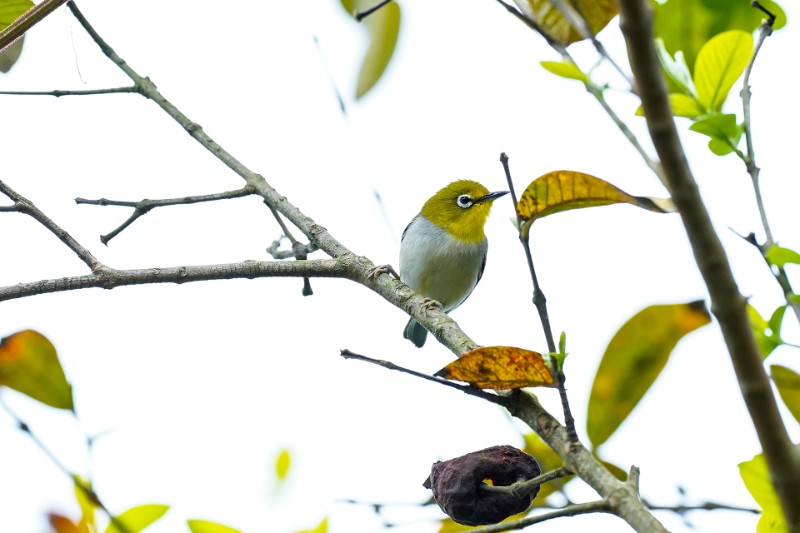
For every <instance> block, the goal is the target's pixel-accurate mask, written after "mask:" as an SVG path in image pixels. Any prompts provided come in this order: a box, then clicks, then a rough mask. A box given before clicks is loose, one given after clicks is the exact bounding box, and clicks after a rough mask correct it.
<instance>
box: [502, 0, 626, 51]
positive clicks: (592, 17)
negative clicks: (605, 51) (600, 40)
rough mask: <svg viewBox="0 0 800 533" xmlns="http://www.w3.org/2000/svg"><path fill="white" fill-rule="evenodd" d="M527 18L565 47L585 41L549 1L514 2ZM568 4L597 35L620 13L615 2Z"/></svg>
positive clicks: (573, 1) (590, 0) (599, 0)
mask: <svg viewBox="0 0 800 533" xmlns="http://www.w3.org/2000/svg"><path fill="white" fill-rule="evenodd" d="M514 3H515V4H517V7H518V8H519V9H520V11H522V13H523V14H525V16H527V17H528V18H530V19H532V20H533V21H534V22H536V23H537V24H538V25H539V27H541V28H542V30H544V32H545V33H546V34H547V35H549V36H550V37H551V38H552V39H554V40H555V41H558V42H559V43H561V44H563V45H568V44H571V43H574V42H575V41H580V40H581V39H583V37H581V34H580V32H578V30H576V29H575V28H574V27H573V26H572V24H570V23H569V22H568V21H567V19H565V18H564V16H563V15H562V14H561V12H559V11H558V9H556V7H555V6H554V5H553V4H551V3H550V2H548V1H547V0H514ZM567 4H569V5H571V6H572V7H574V8H575V11H576V12H577V13H578V14H580V15H583V18H584V19H585V20H586V22H587V23H588V24H589V28H591V30H592V32H593V33H595V34H596V33H597V32H599V31H600V30H602V29H603V28H605V27H606V25H607V24H608V23H609V22H610V21H611V19H613V18H614V17H615V16H616V15H617V13H619V6H618V5H617V2H616V1H615V0H571V1H568V2H567Z"/></svg>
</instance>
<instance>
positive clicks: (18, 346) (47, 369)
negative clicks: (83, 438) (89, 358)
mask: <svg viewBox="0 0 800 533" xmlns="http://www.w3.org/2000/svg"><path fill="white" fill-rule="evenodd" d="M0 385H5V386H6V387H9V388H12V389H14V390H16V391H19V392H21V393H23V394H25V395H27V396H30V397H31V398H33V399H34V400H38V401H40V402H42V403H44V404H46V405H49V406H51V407H56V408H58V409H70V410H72V409H74V405H73V403H72V387H71V386H70V384H69V383H68V382H67V378H66V376H65V375H64V369H62V368H61V363H60V362H59V360H58V354H57V353H56V349H55V347H54V346H53V344H52V343H51V342H50V341H49V340H47V338H46V337H45V336H44V335H42V334H41V333H38V332H36V331H33V330H25V331H20V332H19V333H15V334H13V335H10V336H8V337H6V338H4V339H2V340H0Z"/></svg>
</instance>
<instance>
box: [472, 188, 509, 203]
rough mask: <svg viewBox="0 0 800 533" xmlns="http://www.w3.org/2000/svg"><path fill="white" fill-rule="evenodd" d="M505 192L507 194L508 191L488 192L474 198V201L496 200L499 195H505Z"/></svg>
mask: <svg viewBox="0 0 800 533" xmlns="http://www.w3.org/2000/svg"><path fill="white" fill-rule="evenodd" d="M506 194H508V191H497V192H490V193H489V194H486V195H484V196H481V197H480V198H478V199H477V200H475V203H476V204H480V203H482V202H491V201H492V200H497V199H498V198H500V197H501V196H505V195H506Z"/></svg>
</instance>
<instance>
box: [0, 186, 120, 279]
mask: <svg viewBox="0 0 800 533" xmlns="http://www.w3.org/2000/svg"><path fill="white" fill-rule="evenodd" d="M0 192H2V193H3V194H5V195H6V196H8V197H9V198H10V199H11V200H13V201H14V206H13V207H14V209H13V211H16V212H18V213H23V214H26V215H28V216H30V217H32V218H33V219H34V220H36V221H37V222H39V223H40V224H41V225H42V226H44V227H45V228H47V229H48V230H50V232H51V233H52V234H53V235H55V236H56V237H58V239H59V240H60V241H61V242H63V243H64V244H65V245H66V246H67V247H68V248H69V249H70V250H72V251H73V252H75V255H77V256H78V257H79V258H80V259H81V261H83V262H84V263H86V265H87V266H88V267H89V268H90V269H91V270H92V272H98V271H100V270H103V269H105V268H106V266H105V265H103V263H101V262H100V261H99V260H98V259H97V258H96V257H95V256H94V255H92V253H91V252H90V251H89V250H87V249H86V248H84V247H83V246H82V245H81V244H80V243H79V242H78V241H76V240H75V239H74V238H73V237H72V235H70V234H69V233H67V231H66V230H64V229H63V228H61V226H59V225H58V224H56V223H55V222H53V221H52V220H51V219H50V218H49V217H48V216H47V215H45V214H44V213H43V212H42V211H40V210H39V208H38V207H36V206H35V205H34V204H33V202H31V201H30V200H28V199H27V198H25V197H23V196H22V195H20V194H18V193H17V192H16V191H14V189H12V188H11V187H9V186H8V185H6V184H5V183H4V182H3V181H0ZM3 211H6V210H5V209H4V210H3ZM8 211H11V210H8Z"/></svg>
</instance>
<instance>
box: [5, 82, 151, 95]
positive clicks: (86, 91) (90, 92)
mask: <svg viewBox="0 0 800 533" xmlns="http://www.w3.org/2000/svg"><path fill="white" fill-rule="evenodd" d="M139 92H140V91H139V88H138V87H136V86H135V85H131V86H129V87H113V88H110V89H83V90H77V91H69V90H60V89H58V90H55V91H0V94H6V95H11V96H55V97H56V98H59V97H61V96H93V95H97V94H119V93H139Z"/></svg>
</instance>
